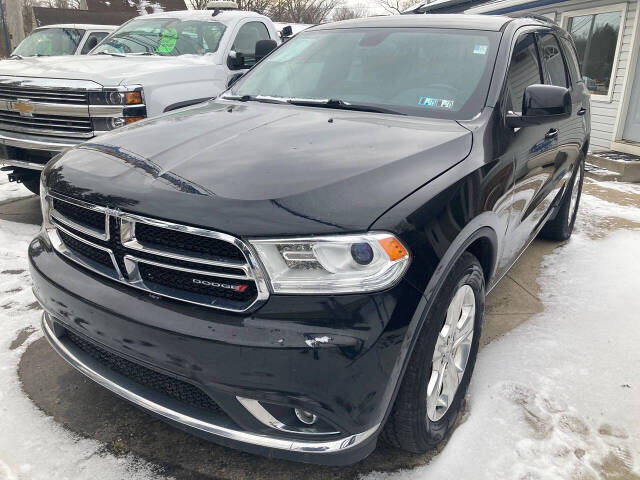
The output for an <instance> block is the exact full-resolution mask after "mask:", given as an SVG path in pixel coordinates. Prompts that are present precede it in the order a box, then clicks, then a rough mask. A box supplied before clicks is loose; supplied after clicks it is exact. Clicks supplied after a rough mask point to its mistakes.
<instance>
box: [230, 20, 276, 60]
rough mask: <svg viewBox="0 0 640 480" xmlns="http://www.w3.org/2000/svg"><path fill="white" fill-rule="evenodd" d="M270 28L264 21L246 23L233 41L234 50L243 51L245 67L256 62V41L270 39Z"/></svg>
mask: <svg viewBox="0 0 640 480" xmlns="http://www.w3.org/2000/svg"><path fill="white" fill-rule="evenodd" d="M270 38H271V37H270V36H269V30H267V27H266V26H265V24H264V23H262V22H248V23H245V24H244V25H243V26H242V27H240V30H239V31H238V34H237V35H236V39H235V40H234V41H233V46H232V47H231V49H232V50H234V51H236V52H238V53H242V54H243V55H244V57H245V62H244V65H245V67H251V66H253V65H254V64H255V63H256V60H255V54H256V42H257V41H258V40H269V39H270Z"/></svg>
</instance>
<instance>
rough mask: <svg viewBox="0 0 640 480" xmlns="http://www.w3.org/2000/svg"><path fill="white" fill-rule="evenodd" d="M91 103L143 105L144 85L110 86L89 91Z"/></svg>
mask: <svg viewBox="0 0 640 480" xmlns="http://www.w3.org/2000/svg"><path fill="white" fill-rule="evenodd" d="M89 103H90V104H91V105H142V104H143V103H144V99H143V95H142V87H139V86H133V87H108V88H105V89H104V90H102V91H101V92H89Z"/></svg>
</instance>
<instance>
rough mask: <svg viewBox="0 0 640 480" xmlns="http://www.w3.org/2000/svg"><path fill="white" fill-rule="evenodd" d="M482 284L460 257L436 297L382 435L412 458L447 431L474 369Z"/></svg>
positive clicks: (468, 258) (474, 264)
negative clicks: (410, 453)
mask: <svg viewBox="0 0 640 480" xmlns="http://www.w3.org/2000/svg"><path fill="white" fill-rule="evenodd" d="M484 299H485V285H484V275H483V271H482V267H481V265H480V262H478V260H477V259H476V257H474V256H473V255H471V254H470V253H464V254H463V255H462V256H461V257H460V258H459V259H458V261H457V262H456V263H455V265H454V267H453V269H452V271H451V272H450V274H449V275H448V277H447V279H446V280H445V282H444V284H443V286H442V288H441V289H440V291H439V292H438V294H437V296H436V300H435V303H434V305H433V309H432V314H431V315H430V317H429V318H427V319H426V321H425V324H424V327H423V328H422V331H421V333H420V336H419V338H418V341H417V344H416V346H415V349H414V351H413V354H412V356H411V359H410V360H409V365H408V366H407V371H406V372H405V375H404V378H403V380H402V384H401V386H400V390H399V392H398V396H397V398H396V401H395V404H394V406H393V409H392V411H391V413H390V415H389V418H388V419H387V423H386V425H385V427H384V430H383V432H382V437H381V438H382V439H383V440H384V441H386V442H387V443H390V444H391V445H394V446H396V447H398V448H402V449H403V450H408V451H410V452H414V453H423V452H425V451H427V450H429V449H431V448H435V447H436V446H437V445H438V444H439V443H440V442H441V441H442V440H443V439H444V438H445V436H446V435H447V433H448V432H449V431H450V430H451V428H452V426H453V424H454V422H455V420H456V417H457V416H458V413H459V411H460V407H461V405H462V400H463V399H464V396H465V394H466V392H467V387H468V386H469V382H470V380H471V374H472V372H473V367H474V365H475V360H476V355H477V353H478V345H479V340H480V333H481V329H482V319H483V316H484Z"/></svg>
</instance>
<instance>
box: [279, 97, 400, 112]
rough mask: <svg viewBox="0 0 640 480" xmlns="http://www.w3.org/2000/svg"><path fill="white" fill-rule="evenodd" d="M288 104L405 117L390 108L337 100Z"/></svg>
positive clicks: (313, 99)
mask: <svg viewBox="0 0 640 480" xmlns="http://www.w3.org/2000/svg"><path fill="white" fill-rule="evenodd" d="M287 103H290V104H291V105H300V106H303V107H324V108H337V109H340V110H356V111H359V112H373V113H390V114H393V115H404V113H402V112H398V111H396V110H392V109H390V108H385V107H378V106H376V105H367V104H363V103H350V102H345V101H344V100H340V99H337V98H290V99H288V100H287Z"/></svg>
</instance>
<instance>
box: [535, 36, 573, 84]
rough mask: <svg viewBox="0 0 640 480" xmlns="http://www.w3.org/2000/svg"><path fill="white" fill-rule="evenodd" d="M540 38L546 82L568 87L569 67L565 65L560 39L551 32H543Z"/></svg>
mask: <svg viewBox="0 0 640 480" xmlns="http://www.w3.org/2000/svg"><path fill="white" fill-rule="evenodd" d="M538 39H539V40H538V49H539V51H540V58H541V59H542V72H543V73H544V83H546V84H548V85H556V86H558V87H568V86H569V83H568V82H567V69H566V68H565V65H564V59H563V57H562V52H561V51H560V44H559V43H558V39H557V38H556V36H555V35H553V34H551V33H543V34H541V35H539V36H538Z"/></svg>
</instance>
